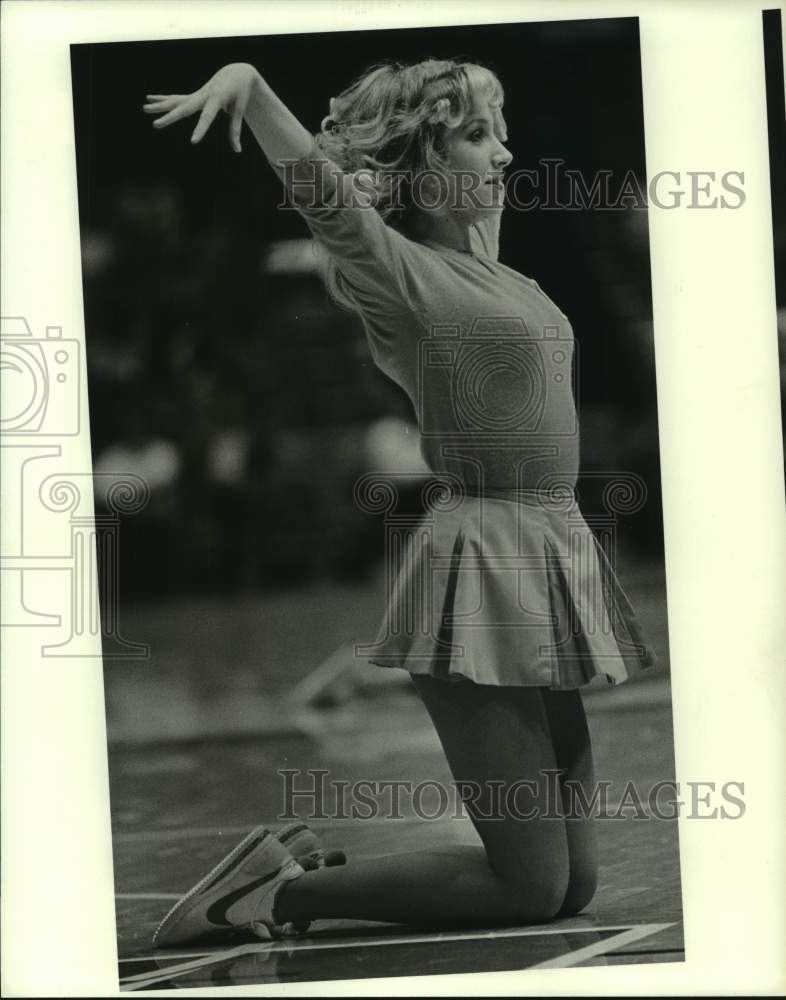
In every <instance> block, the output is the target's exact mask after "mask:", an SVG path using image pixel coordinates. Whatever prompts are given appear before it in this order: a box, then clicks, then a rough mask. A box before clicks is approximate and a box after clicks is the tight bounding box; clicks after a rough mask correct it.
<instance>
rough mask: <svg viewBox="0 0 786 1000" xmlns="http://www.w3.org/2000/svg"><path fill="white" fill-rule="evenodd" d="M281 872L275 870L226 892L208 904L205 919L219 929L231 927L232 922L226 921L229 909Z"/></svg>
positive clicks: (278, 869)
mask: <svg viewBox="0 0 786 1000" xmlns="http://www.w3.org/2000/svg"><path fill="white" fill-rule="evenodd" d="M280 871H281V869H280V868H277V869H276V870H275V871H274V872H270V873H269V874H268V875H263V876H262V877H261V878H256V879H254V881H253V882H248V883H247V884H246V885H244V886H241V887H240V888H239V889H234V890H233V891H232V892H228V893H227V894H226V896H221V897H219V898H218V899H217V900H215V901H214V902H213V903H211V904H210V906H208V908H207V912H206V913H205V917H206V918H207V919H208V920H209V921H210V923H211V924H216V925H218V926H220V927H231V926H232V922H231V921H230V920H227V913H228V911H229V909H230V907H232V906H234V904H235V903H237V902H238V900H241V899H242V898H243V897H244V896H248V895H249V893H252V892H254V890H255V889H258V888H259V887H260V886H261V885H264V884H265V882H269V881H270V880H271V879H274V878H275V877H276V876H277V875H278V873H279V872H280Z"/></svg>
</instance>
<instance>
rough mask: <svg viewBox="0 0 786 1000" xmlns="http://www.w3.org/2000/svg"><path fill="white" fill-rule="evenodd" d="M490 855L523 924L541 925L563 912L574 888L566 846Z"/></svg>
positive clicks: (553, 845) (544, 846) (532, 847)
mask: <svg viewBox="0 0 786 1000" xmlns="http://www.w3.org/2000/svg"><path fill="white" fill-rule="evenodd" d="M487 853H489V862H490V864H491V867H492V869H493V870H494V871H495V873H496V874H497V875H498V876H499V877H500V878H501V879H502V880H503V881H504V883H505V885H506V887H507V889H508V891H509V893H510V896H511V903H512V906H513V907H514V909H515V910H516V912H517V913H518V914H519V915H520V917H521V919H522V920H523V921H525V922H530V923H532V922H538V923H539V922H541V921H546V920H551V919H553V917H555V916H556V915H557V914H558V913H559V911H560V909H561V907H562V906H563V905H564V902H565V900H566V898H567V896H568V893H569V889H570V864H569V860H568V854H567V851H566V850H565V848H564V844H562V843H561V842H557V843H552V844H550V843H548V842H547V843H545V844H544V845H543V846H542V847H540V849H538V848H537V847H535V846H533V845H532V843H529V844H528V845H527V846H526V848H525V849H524V850H521V851H505V852H503V853H500V852H496V856H495V855H494V854H491V853H490V852H487Z"/></svg>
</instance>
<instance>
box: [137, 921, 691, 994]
mask: <svg viewBox="0 0 786 1000" xmlns="http://www.w3.org/2000/svg"><path fill="white" fill-rule="evenodd" d="M672 926H673V924H642V925H640V926H632V925H631V924H615V925H611V926H603V927H575V928H574V927H543V928H537V927H517V928H503V929H500V930H492V931H468V932H465V931H440V932H439V933H437V934H404V935H401V934H398V935H395V936H393V935H391V936H388V937H375V938H356V939H354V940H352V939H349V940H347V939H342V940H338V941H312V942H305V941H303V942H301V941H297V940H295V939H288V940H287V941H282V942H274V943H273V944H249V945H241V946H240V947H237V948H230V949H228V950H226V951H220V952H213V953H212V954H210V955H204V956H203V957H202V958H198V959H195V960H194V961H190V962H184V963H182V964H179V965H178V964H175V965H170V966H169V967H168V968H167V969H161V970H158V971H156V972H140V973H137V974H136V975H133V976H126V977H124V978H122V979H120V986H121V987H127V988H128V989H137V988H138V987H141V986H144V985H149V984H151V983H155V982H160V981H163V980H165V979H170V978H172V977H173V976H180V975H185V974H186V973H188V972H193V971H195V970H197V969H200V968H202V967H204V966H208V965H217V964H218V963H219V962H224V961H230V960H231V959H234V958H238V957H240V956H241V955H253V954H258V953H262V954H275V953H276V952H282V951H286V952H289V953H293V952H299V951H326V950H340V949H342V948H343V949H346V948H374V947H376V948H381V947H385V946H389V945H396V944H439V943H440V942H451V941H481V940H486V941H493V940H499V939H501V938H514V937H542V936H544V935H550V934H589V933H595V934H599V933H601V932H605V931H620V932H621V933H619V934H615V935H614V936H613V937H612V938H608V939H607V940H608V941H609V942H615V943H616V946H617V947H618V946H621V945H624V944H628V943H629V942H631V941H637V940H639V939H640V938H643V937H647V936H649V935H650V934H654V933H656V932H657V931H660V930H664V929H665V928H667V927H672ZM634 931H635V932H637V933H636V934H635V935H634V936H630V935H632V934H633V932H634ZM603 944H604V942H596V943H595V945H587V946H586V947H585V948H582V949H579V951H578V952H571V953H570V954H579V953H581V955H582V956H585V955H587V954H588V950H589V949H590V948H593V947H594V948H598V947H599V946H601V945H603ZM599 953H601V952H599ZM166 957H167V956H166V953H164V952H161V953H159V954H158V955H155V956H152V957H134V958H129V959H124V961H129V962H132V961H133V962H144V961H160V960H163V959H165V958H166ZM589 957H592V956H589ZM555 961H557V960H555ZM566 964H570V963H566ZM549 967H550V966H549V965H547V964H541V965H534V966H528V967H527V969H530V968H533V969H536V968H549ZM556 967H558V966H555V968H556ZM524 971H526V970H524Z"/></svg>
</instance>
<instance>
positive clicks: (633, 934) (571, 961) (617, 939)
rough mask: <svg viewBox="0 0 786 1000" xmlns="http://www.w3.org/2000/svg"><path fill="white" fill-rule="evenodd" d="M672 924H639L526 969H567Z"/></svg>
mask: <svg viewBox="0 0 786 1000" xmlns="http://www.w3.org/2000/svg"><path fill="white" fill-rule="evenodd" d="M673 926H674V924H673V923H670V924H641V925H640V926H638V927H631V928H629V929H628V930H626V931H622V932H621V933H620V934H615V935H614V937H610V938H606V940H605V941H594V942H593V943H592V944H588V945H585V946H584V947H583V948H578V949H577V950H576V951H569V952H567V953H566V954H564V955H559V956H558V957H557V958H549V959H547V960H546V961H545V962H538V963H537V964H536V965H530V966H528V967H527V969H528V970H529V969H568V968H570V967H571V966H575V965H579V964H580V963H581V962H585V961H587V960H588V959H590V958H597V957H598V956H599V955H605V954H608V952H610V951H617V950H618V949H619V948H621V947H623V946H624V945H626V944H633V942H634V941H641V940H642V939H643V938H646V937H650V936H651V935H653V934H658V933H659V932H660V931H664V930H666V929H667V928H669V927H673Z"/></svg>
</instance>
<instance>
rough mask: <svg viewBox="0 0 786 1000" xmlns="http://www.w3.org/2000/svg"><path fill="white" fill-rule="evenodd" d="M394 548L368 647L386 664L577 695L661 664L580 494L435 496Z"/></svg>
mask: <svg viewBox="0 0 786 1000" xmlns="http://www.w3.org/2000/svg"><path fill="white" fill-rule="evenodd" d="M612 528H613V526H612ZM608 529H609V526H608V525H607V524H606V525H601V530H600V532H599V533H600V534H601V535H606V537H607V538H608V539H609V541H610V542H612V543H613V531H612V532H611V534H610V533H609V530H608ZM386 550H387V551H386V566H387V576H388V587H389V597H388V605H387V610H386V612H385V615H384V619H383V621H382V624H381V626H380V629H379V632H378V634H377V637H376V640H375V641H374V642H373V643H372V644H369V645H366V646H364V647H362V649H358V652H360V653H361V654H362V655H364V656H365V658H367V659H368V661H369V662H371V663H373V664H375V665H377V666H381V667H399V668H403V669H404V670H408V671H409V672H410V673H412V674H431V675H432V676H437V677H443V678H445V679H449V680H461V679H466V680H470V681H474V682H475V683H477V684H493V685H504V686H537V687H548V688H551V689H552V690H569V689H575V688H580V687H583V686H585V685H586V684H589V683H590V682H591V681H592V680H594V679H595V678H598V677H600V678H603V679H605V681H606V683H607V684H619V683H621V682H623V681H625V680H627V679H628V678H630V677H632V676H634V675H635V674H638V673H639V672H640V671H641V670H646V669H647V668H649V667H651V666H652V665H653V664H654V662H655V656H654V654H653V651H652V649H651V648H650V647H649V645H648V644H647V643H646V641H645V639H644V636H643V633H642V630H641V627H640V625H639V622H638V619H637V616H636V612H635V611H634V609H633V607H632V606H631V604H630V601H629V600H628V598H627V597H626V596H625V593H624V591H623V590H622V587H621V585H620V583H619V581H618V579H617V576H616V574H615V572H614V569H613V567H612V564H611V561H610V559H609V557H607V555H606V553H605V552H604V549H603V547H602V546H601V545H600V543H599V541H598V538H597V537H596V535H595V534H594V533H593V531H592V530H591V529H590V527H589V525H588V524H587V522H586V521H585V519H584V516H583V515H582V513H581V511H580V509H579V507H578V504H577V503H576V500H575V496H574V494H573V492H572V491H561V492H555V493H544V492H534V491H533V492H527V491H520V490H518V491H509V490H504V491H503V490H500V491H489V490H488V489H487V490H485V491H484V493H483V495H482V496H480V495H469V494H468V493H466V492H465V491H462V492H458V493H457V492H449V491H445V490H443V491H442V492H439V491H437V492H436V493H435V495H434V498H433V501H432V502H430V503H429V505H428V508H427V510H426V512H425V514H424V515H422V516H421V517H420V518H419V519H418V521H417V522H416V523H415V524H411V525H406V524H403V525H402V524H398V525H397V524H395V523H391V525H389V527H388V532H387V539H386Z"/></svg>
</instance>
